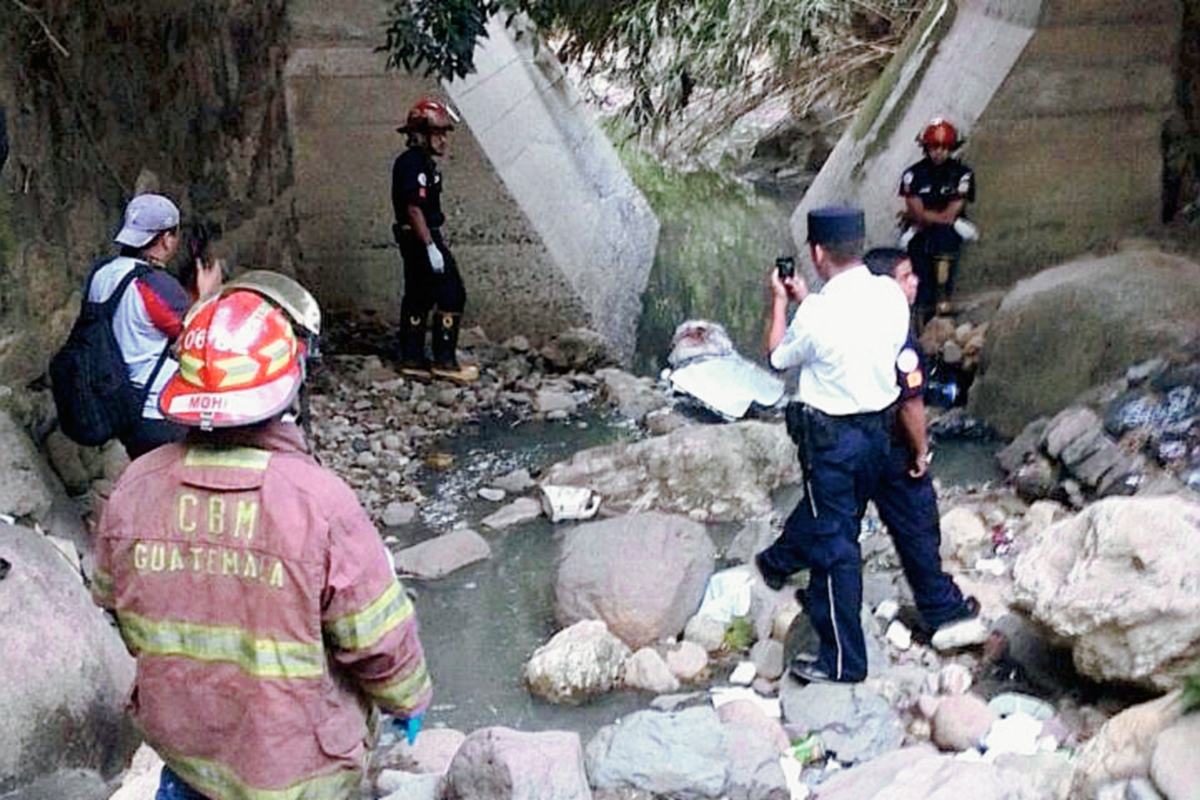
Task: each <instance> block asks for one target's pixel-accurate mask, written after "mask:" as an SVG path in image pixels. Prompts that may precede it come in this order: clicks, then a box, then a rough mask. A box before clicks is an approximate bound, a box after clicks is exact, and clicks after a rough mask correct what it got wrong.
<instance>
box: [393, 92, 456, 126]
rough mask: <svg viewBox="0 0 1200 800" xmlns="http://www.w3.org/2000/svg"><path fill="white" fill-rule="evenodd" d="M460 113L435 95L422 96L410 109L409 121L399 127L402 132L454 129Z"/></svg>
mask: <svg viewBox="0 0 1200 800" xmlns="http://www.w3.org/2000/svg"><path fill="white" fill-rule="evenodd" d="M457 121H458V115H457V114H455V113H454V112H453V111H451V110H450V107H449V106H447V105H446V104H445V103H443V102H442V101H441V100H438V99H436V98H433V97H422V98H421V99H420V100H418V101H417V102H416V104H415V105H413V107H412V108H410V109H409V110H408V121H407V122H405V123H404V125H403V126H401V127H399V128H397V129H396V130H398V131H399V132H400V133H429V132H430V131H452V130H454V123H455V122H457Z"/></svg>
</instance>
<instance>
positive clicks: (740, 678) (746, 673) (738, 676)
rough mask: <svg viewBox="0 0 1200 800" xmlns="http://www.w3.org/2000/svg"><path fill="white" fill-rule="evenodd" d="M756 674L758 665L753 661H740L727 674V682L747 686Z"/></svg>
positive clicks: (752, 681)
mask: <svg viewBox="0 0 1200 800" xmlns="http://www.w3.org/2000/svg"><path fill="white" fill-rule="evenodd" d="M757 676H758V667H756V666H754V662H753V661H742V662H740V663H739V664H738V665H737V666H736V667H734V668H733V672H731V673H730V674H729V682H730V683H732V684H734V685H735V686H749V685H750V684H752V683H754V679H755V678H756V677H757Z"/></svg>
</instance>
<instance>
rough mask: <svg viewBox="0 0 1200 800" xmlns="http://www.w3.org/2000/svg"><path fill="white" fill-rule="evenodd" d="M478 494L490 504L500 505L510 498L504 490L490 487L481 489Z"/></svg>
mask: <svg viewBox="0 0 1200 800" xmlns="http://www.w3.org/2000/svg"><path fill="white" fill-rule="evenodd" d="M477 494H478V495H479V496H480V497H482V498H483V499H484V500H487V501H488V502H491V503H499V502H500V501H501V500H503V499H504V498H505V497H507V496H508V494H507V493H506V492H505V491H504V490H503V489H495V488H492V487H490V486H483V487H481V488H480V489H479V491H478V492H477Z"/></svg>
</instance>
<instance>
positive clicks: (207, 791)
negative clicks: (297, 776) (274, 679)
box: [162, 751, 362, 800]
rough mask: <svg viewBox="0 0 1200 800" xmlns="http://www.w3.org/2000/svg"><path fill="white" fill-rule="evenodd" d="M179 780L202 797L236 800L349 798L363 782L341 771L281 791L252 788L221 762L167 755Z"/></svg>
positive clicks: (359, 776)
mask: <svg viewBox="0 0 1200 800" xmlns="http://www.w3.org/2000/svg"><path fill="white" fill-rule="evenodd" d="M162 755H163V756H165V759H166V761H167V762H168V763H169V764H170V766H171V769H173V770H174V771H175V772H176V773H177V774H178V775H179V777H181V778H183V780H184V782H185V783H186V784H188V785H189V786H191V787H192V788H193V789H195V790H196V791H198V792H200V793H201V794H204V795H207V796H209V797H228V798H231V799H234V798H236V800H329V798H331V797H349V796H350V794H351V793H352V792H353V791H354V790H355V788H357V787H358V785H359V782H360V781H361V780H362V773H361V772H359V771H358V770H348V769H341V770H338V771H337V772H332V773H330V774H328V775H317V776H315V777H311V778H304V779H302V780H298V781H296V782H295V783H293V784H291V785H290V786H285V787H283V788H281V789H263V788H260V787H257V786H251V785H250V784H248V783H246V782H245V781H244V780H242V779H241V777H239V776H238V774H237V773H235V772H234V771H233V770H232V769H231V768H230V767H229V766H227V765H225V764H222V763H220V762H218V761H211V760H209V759H204V758H194V757H190V756H184V755H180V754H178V753H173V752H169V751H167V752H163V753H162Z"/></svg>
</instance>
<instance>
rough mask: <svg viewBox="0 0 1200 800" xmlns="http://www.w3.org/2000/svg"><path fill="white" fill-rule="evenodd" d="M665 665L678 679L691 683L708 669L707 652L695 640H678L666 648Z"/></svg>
mask: <svg viewBox="0 0 1200 800" xmlns="http://www.w3.org/2000/svg"><path fill="white" fill-rule="evenodd" d="M667 666H668V667H670V668H671V674H672V675H674V676H675V677H676V678H679V680H681V681H683V682H685V683H693V682H695V681H696V680H698V679H699V678H700V676H701V675H703V674H704V672H705V670H707V669H708V653H707V652H706V650H705V648H703V647H701V646H700V645H698V644H696V643H695V642H690V641H684V642H680V643H679V645H678V646H677V647H672V648H670V649H669V650H667Z"/></svg>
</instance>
